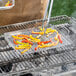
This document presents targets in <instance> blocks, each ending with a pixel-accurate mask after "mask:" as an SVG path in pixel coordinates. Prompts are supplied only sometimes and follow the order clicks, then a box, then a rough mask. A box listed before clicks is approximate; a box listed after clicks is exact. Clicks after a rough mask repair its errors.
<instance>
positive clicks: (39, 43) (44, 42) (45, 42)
mask: <svg viewBox="0 0 76 76" xmlns="http://www.w3.org/2000/svg"><path fill="white" fill-rule="evenodd" d="M49 42H52V40H51V39H50V40H49V41H41V42H38V45H41V44H42V43H43V44H47V43H49Z"/></svg>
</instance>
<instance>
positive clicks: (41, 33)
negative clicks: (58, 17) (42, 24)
mask: <svg viewBox="0 0 76 76" xmlns="http://www.w3.org/2000/svg"><path fill="white" fill-rule="evenodd" d="M32 34H40V35H43V34H44V31H42V32H34V31H32Z"/></svg>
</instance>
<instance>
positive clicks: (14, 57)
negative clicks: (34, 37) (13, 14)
mask: <svg viewBox="0 0 76 76" xmlns="http://www.w3.org/2000/svg"><path fill="white" fill-rule="evenodd" d="M50 20H51V23H52V25H55V27H54V28H56V29H57V30H58V31H59V33H61V34H62V35H63V39H64V40H65V42H66V43H67V44H66V45H65V46H60V47H55V48H48V49H39V50H40V51H39V52H36V53H34V52H32V53H26V55H20V54H18V52H16V51H15V50H14V49H13V48H12V47H11V46H9V44H8V42H7V41H6V39H5V37H4V35H1V36H0V72H2V74H3V72H8V71H9V67H6V66H7V64H8V66H11V67H12V68H10V70H11V71H10V74H12V73H13V72H21V71H23V70H25V71H26V72H27V71H30V70H31V71H36V70H41V69H46V68H52V67H57V66H61V65H64V64H70V63H74V62H76V47H75V46H74V45H73V44H72V43H73V42H72V41H71V39H70V37H71V36H72V35H73V34H75V31H73V30H72V29H70V28H73V27H72V26H71V24H70V18H69V17H67V16H60V17H54V18H51V19H50ZM46 21H47V19H46V20H45V23H46ZM38 25H42V20H35V21H32V22H24V23H18V24H12V26H11V25H8V26H1V27H0V34H3V33H5V32H10V31H15V30H22V29H26V28H31V27H33V26H35V27H37V26H38ZM67 26H68V27H67ZM26 30H27V29H26ZM64 30H65V32H64ZM32 50H33V49H32Z"/></svg>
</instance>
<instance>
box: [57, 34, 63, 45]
mask: <svg viewBox="0 0 76 76" xmlns="http://www.w3.org/2000/svg"><path fill="white" fill-rule="evenodd" d="M58 39H59V42H60V43H61V44H62V43H63V41H62V40H61V37H60V35H59V34H58Z"/></svg>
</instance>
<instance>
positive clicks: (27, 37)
mask: <svg viewBox="0 0 76 76" xmlns="http://www.w3.org/2000/svg"><path fill="white" fill-rule="evenodd" d="M17 36H18V37H27V38H30V37H29V36H28V35H21V34H20V35H17Z"/></svg>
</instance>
